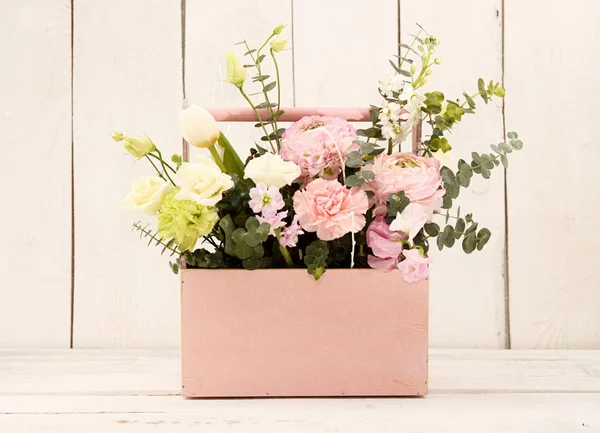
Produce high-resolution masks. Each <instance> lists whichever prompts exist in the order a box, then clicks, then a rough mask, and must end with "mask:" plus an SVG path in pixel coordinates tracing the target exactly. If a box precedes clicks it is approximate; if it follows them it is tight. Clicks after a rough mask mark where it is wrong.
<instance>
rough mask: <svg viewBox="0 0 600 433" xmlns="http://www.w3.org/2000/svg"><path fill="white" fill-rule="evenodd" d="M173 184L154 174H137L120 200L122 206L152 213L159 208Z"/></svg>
mask: <svg viewBox="0 0 600 433" xmlns="http://www.w3.org/2000/svg"><path fill="white" fill-rule="evenodd" d="M172 190H173V185H171V184H170V183H168V182H166V181H164V180H163V179H161V178H159V177H156V176H139V177H137V178H136V179H135V180H134V181H133V183H132V184H131V191H130V192H129V194H128V195H127V197H125V199H124V200H123V202H122V205H123V207H125V208H126V209H130V210H139V211H142V212H145V213H147V214H148V215H154V214H156V212H157V211H158V210H159V209H160V207H161V206H162V204H163V202H164V201H165V197H166V196H167V194H168V193H169V192H171V191H172Z"/></svg>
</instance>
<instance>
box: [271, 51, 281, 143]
mask: <svg viewBox="0 0 600 433" xmlns="http://www.w3.org/2000/svg"><path fill="white" fill-rule="evenodd" d="M270 51H271V58H272V59H273V64H274V65H275V80H276V85H277V111H275V112H276V113H277V112H278V111H279V110H280V107H281V84H280V83H281V81H279V65H278V64H277V59H275V52H274V51H273V50H270ZM273 129H274V130H275V141H276V142H277V150H279V149H280V148H281V144H280V142H279V134H277V131H278V130H279V128H278V126H277V118H276V117H275V116H273Z"/></svg>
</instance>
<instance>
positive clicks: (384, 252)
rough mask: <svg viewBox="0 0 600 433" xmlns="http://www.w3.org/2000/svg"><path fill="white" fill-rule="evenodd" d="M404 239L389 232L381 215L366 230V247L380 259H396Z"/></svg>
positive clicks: (398, 234) (397, 234)
mask: <svg viewBox="0 0 600 433" xmlns="http://www.w3.org/2000/svg"><path fill="white" fill-rule="evenodd" d="M404 239H406V238H405V237H403V236H402V235H401V234H400V233H398V232H395V231H392V230H390V226H389V225H388V224H387V223H386V222H385V218H384V217H383V216H382V215H379V216H378V217H376V218H375V219H374V220H373V221H372V222H371V224H369V228H368V229H367V245H368V246H369V247H370V248H371V249H372V250H373V254H374V255H375V256H377V257H379V258H381V259H387V258H390V257H393V258H398V256H399V255H400V253H401V252H402V248H403V242H402V241H403V240H404Z"/></svg>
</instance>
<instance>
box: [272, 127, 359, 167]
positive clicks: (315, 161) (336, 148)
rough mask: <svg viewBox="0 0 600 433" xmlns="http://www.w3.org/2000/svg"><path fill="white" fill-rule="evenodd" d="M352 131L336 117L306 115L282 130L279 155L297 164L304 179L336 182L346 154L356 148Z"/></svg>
mask: <svg viewBox="0 0 600 433" xmlns="http://www.w3.org/2000/svg"><path fill="white" fill-rule="evenodd" d="M357 138H358V136H357V134H356V129H355V128H354V127H353V126H352V125H350V123H348V122H347V121H345V120H343V119H340V118H337V117H327V116H306V117H303V118H302V119H300V120H299V121H297V122H295V123H293V124H292V125H291V126H290V127H289V128H287V129H286V130H285V132H284V133H283V136H282V138H281V150H280V152H279V153H280V155H281V157H282V158H283V159H284V160H286V161H292V162H294V163H296V165H298V166H299V167H300V169H301V171H302V176H303V177H304V178H308V179H312V178H314V177H317V176H318V177H322V178H324V179H336V178H337V177H338V175H339V173H340V171H341V168H342V167H344V164H345V161H346V159H347V157H348V154H349V153H350V152H352V151H353V150H357V149H358V144H356V143H354V142H353V141H354V140H356V139H357Z"/></svg>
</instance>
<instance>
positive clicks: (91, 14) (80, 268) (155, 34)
mask: <svg viewBox="0 0 600 433" xmlns="http://www.w3.org/2000/svg"><path fill="white" fill-rule="evenodd" d="M180 14H181V10H180V4H179V2H164V1H160V0H151V1H145V2H143V5H142V3H140V2H129V1H128V2H122V1H118V0H99V1H90V0H77V1H76V2H75V41H74V44H75V52H74V56H75V70H74V74H75V76H74V97H75V100H74V123H75V133H74V139H75V185H76V187H75V230H76V237H75V252H76V261H75V288H76V290H75V323H74V332H75V334H74V344H75V346H76V347H175V346H177V345H178V342H179V319H178V317H179V294H178V284H179V281H178V278H177V277H176V276H175V275H173V274H172V272H171V271H170V269H169V267H168V265H167V260H166V257H161V255H160V250H159V249H158V248H156V247H151V248H149V247H147V246H146V244H147V242H144V241H140V240H139V239H138V235H137V234H136V233H132V232H131V224H132V223H133V222H135V221H137V220H139V219H144V217H143V216H140V215H137V214H133V213H130V212H129V211H125V210H122V209H120V207H119V203H120V201H121V200H122V198H123V197H124V196H125V195H126V194H127V193H128V191H129V185H130V183H131V181H132V180H133V178H134V176H135V175H139V174H152V168H151V167H149V166H147V165H146V163H145V161H139V162H137V163H134V158H133V157H132V156H131V155H129V154H127V152H126V151H125V150H124V149H123V148H122V145H121V144H118V143H114V142H113V141H112V139H111V137H110V136H111V134H112V131H114V130H116V131H121V132H124V133H127V134H129V135H144V134H147V135H148V136H149V137H151V138H152V140H153V141H154V142H155V143H156V144H157V146H159V147H160V148H161V149H162V150H163V153H164V154H166V155H167V157H168V155H170V154H172V153H175V152H179V150H180V144H181V138H180V136H179V123H178V114H179V109H180V108H181V97H182V72H181V15H180ZM148 221H149V222H150V221H152V222H153V223H155V221H153V220H151V219H148Z"/></svg>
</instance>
